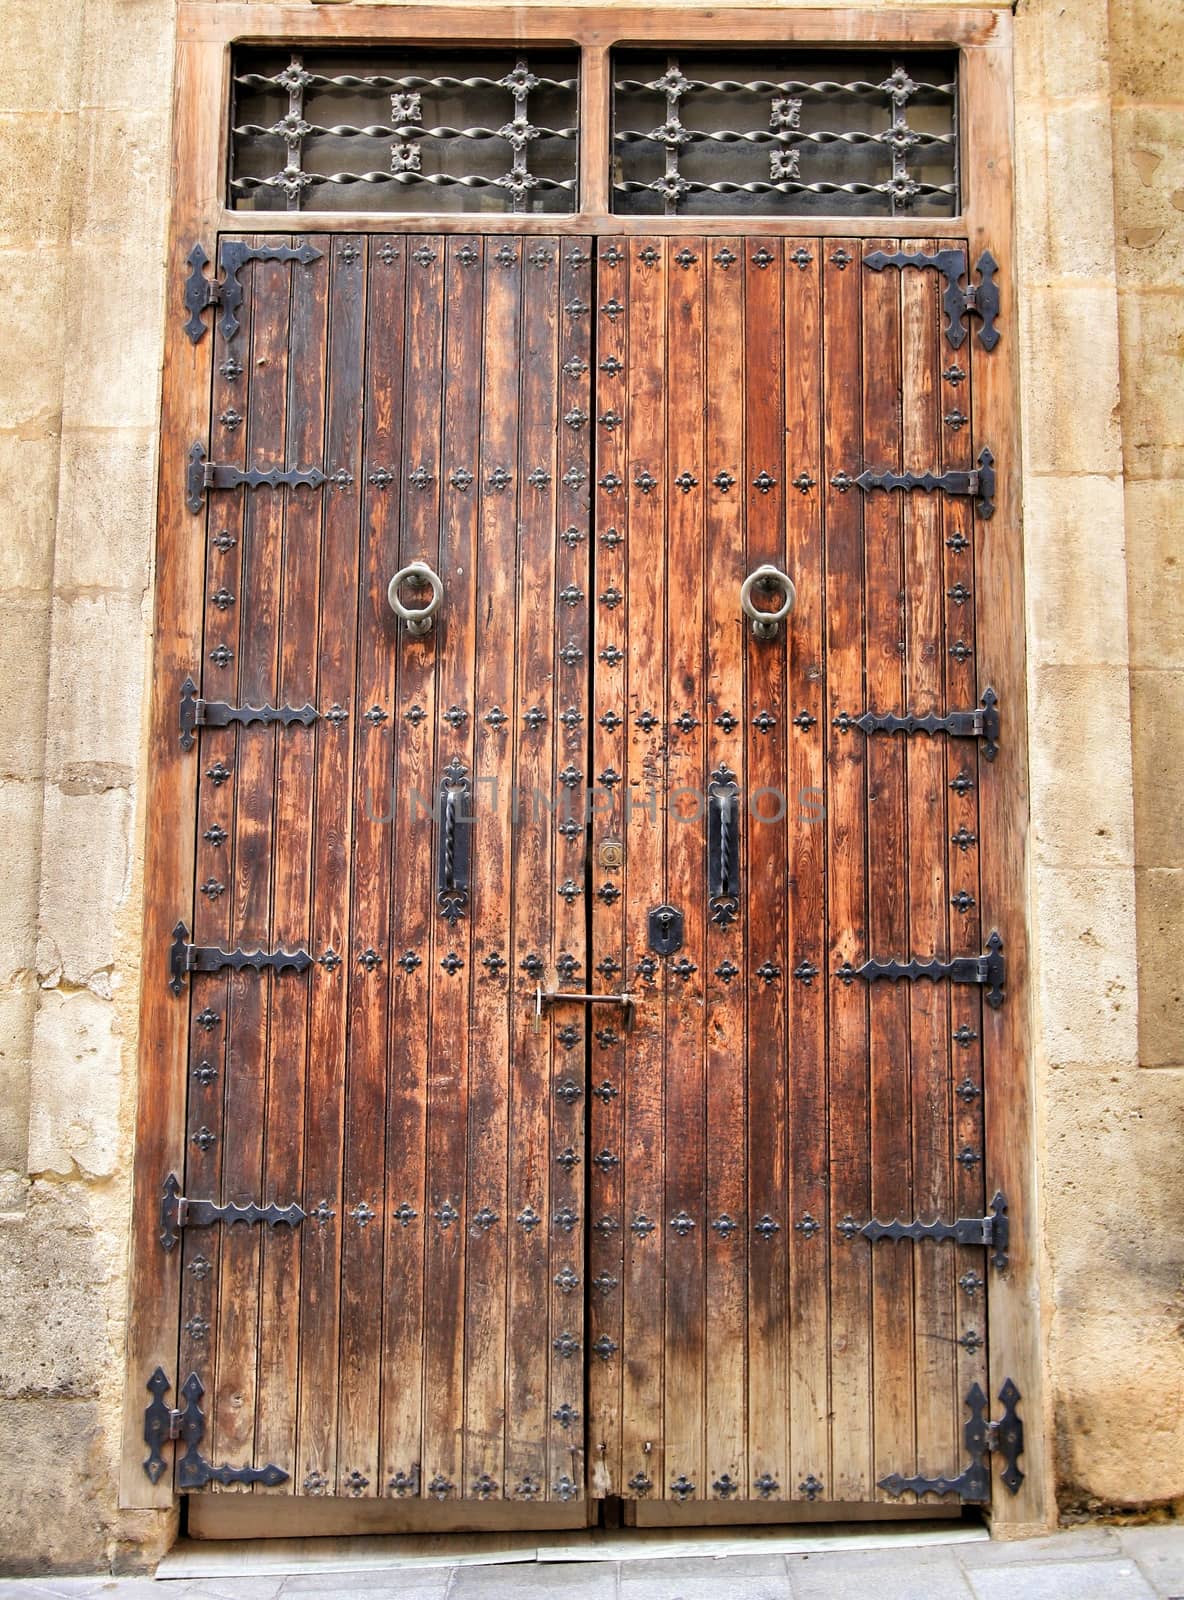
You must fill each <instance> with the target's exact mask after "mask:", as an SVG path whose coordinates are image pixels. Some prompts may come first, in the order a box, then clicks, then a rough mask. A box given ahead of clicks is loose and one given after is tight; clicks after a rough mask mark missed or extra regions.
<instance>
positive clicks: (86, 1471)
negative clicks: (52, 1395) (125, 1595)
mask: <svg viewBox="0 0 1184 1600" xmlns="http://www.w3.org/2000/svg"><path fill="white" fill-rule="evenodd" d="M0 1434H2V1435H3V1437H4V1441H5V1451H4V1460H3V1464H2V1465H0V1574H5V1573H8V1574H12V1575H14V1576H15V1575H19V1576H21V1577H31V1576H35V1575H36V1574H37V1573H41V1572H55V1571H56V1572H94V1571H96V1570H99V1569H101V1568H102V1567H104V1566H105V1565H106V1562H107V1552H108V1539H107V1530H106V1522H107V1515H105V1513H106V1512H107V1508H108V1507H109V1506H110V1503H111V1496H112V1489H111V1483H110V1474H111V1470H112V1467H111V1462H110V1460H109V1459H108V1452H107V1450H106V1449H105V1448H104V1446H105V1445H106V1443H107V1441H106V1437H105V1429H104V1426H103V1415H102V1411H101V1408H100V1407H99V1405H98V1403H97V1402H96V1401H94V1400H60V1401H56V1402H54V1403H52V1404H49V1403H47V1402H46V1401H45V1400H43V1399H32V1400H0ZM37 1462H42V1463H46V1462H53V1465H54V1470H53V1471H52V1472H49V1471H32V1470H29V1469H30V1466H31V1465H32V1464H33V1463H37Z"/></svg>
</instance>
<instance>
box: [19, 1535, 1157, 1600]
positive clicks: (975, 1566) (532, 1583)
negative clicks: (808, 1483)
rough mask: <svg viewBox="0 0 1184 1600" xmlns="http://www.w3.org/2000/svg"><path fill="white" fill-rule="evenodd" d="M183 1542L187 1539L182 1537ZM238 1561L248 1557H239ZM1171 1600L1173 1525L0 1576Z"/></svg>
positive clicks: (80, 1590)
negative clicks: (963, 1539)
mask: <svg viewBox="0 0 1184 1600" xmlns="http://www.w3.org/2000/svg"><path fill="white" fill-rule="evenodd" d="M191 1548H193V1547H191ZM244 1564H248V1563H245V1562H244ZM353 1595H357V1596H359V1597H360V1600H382V1597H384V1596H390V1597H392V1600H539V1597H543V1596H554V1597H555V1600H863V1597H865V1596H866V1597H868V1600H1184V1523H1175V1524H1172V1523H1168V1524H1152V1525H1143V1526H1137V1527H1135V1526H1132V1527H1108V1526H1101V1525H1092V1526H1090V1527H1086V1528H1080V1529H1074V1530H1069V1531H1066V1532H1062V1533H1057V1534H1052V1535H1049V1536H1048V1537H1046V1538H1040V1539H1026V1540H1022V1541H1018V1542H1004V1541H999V1542H992V1541H981V1542H975V1543H949V1544H940V1543H932V1544H926V1545H922V1546H916V1547H899V1548H895V1549H881V1550H865V1551H845V1550H831V1551H819V1552H815V1553H812V1554H809V1555H805V1554H794V1555H759V1554H744V1555H728V1556H715V1557H712V1556H691V1557H688V1556H679V1557H675V1558H672V1559H655V1560H636V1559H634V1560H627V1561H611V1560H610V1561H579V1562H566V1563H563V1562H553V1561H546V1562H544V1561H538V1562H533V1561H531V1562H516V1563H513V1564H510V1565H505V1564H501V1565H434V1566H422V1565H420V1566H413V1567H406V1566H391V1567H388V1568H385V1569H382V1568H368V1569H361V1570H344V1571H330V1570H326V1569H324V1568H317V1569H315V1570H311V1569H306V1570H305V1571H302V1572H301V1571H293V1572H291V1573H289V1574H288V1575H281V1574H275V1575H271V1576H244V1577H235V1576H219V1577H213V1576H210V1577H181V1578H176V1579H163V1580H162V1579H153V1578H149V1577H135V1578H111V1577H89V1578H86V1577H82V1578H54V1577H43V1578H24V1579H8V1580H0V1600H342V1597H349V1596H353Z"/></svg>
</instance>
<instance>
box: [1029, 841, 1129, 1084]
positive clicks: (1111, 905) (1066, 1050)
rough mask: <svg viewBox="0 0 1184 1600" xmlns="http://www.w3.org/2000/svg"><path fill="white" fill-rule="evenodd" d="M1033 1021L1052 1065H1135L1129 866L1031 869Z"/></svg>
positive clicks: (1048, 1060)
mask: <svg viewBox="0 0 1184 1600" xmlns="http://www.w3.org/2000/svg"><path fill="white" fill-rule="evenodd" d="M1033 888H1034V896H1035V915H1034V921H1035V929H1034V932H1035V946H1036V971H1037V981H1038V1002H1037V1013H1036V1026H1037V1030H1038V1032H1039V1033H1040V1034H1042V1035H1043V1044H1044V1055H1045V1059H1046V1061H1047V1062H1048V1063H1049V1065H1050V1066H1053V1067H1056V1066H1066V1065H1072V1064H1075V1063H1080V1062H1098V1061H1105V1062H1122V1063H1124V1064H1129V1065H1132V1066H1133V1065H1134V1063H1135V1061H1136V1060H1137V1055H1138V1042H1137V1011H1138V1006H1137V1000H1138V977H1137V972H1136V965H1135V907H1134V874H1133V873H1132V871H1131V870H1130V868H1129V867H1099V868H1095V869H1092V870H1091V869H1086V868H1082V869H1076V868H1064V867H1048V866H1043V865H1041V864H1040V863H1037V864H1036V865H1035V867H1034V869H1033Z"/></svg>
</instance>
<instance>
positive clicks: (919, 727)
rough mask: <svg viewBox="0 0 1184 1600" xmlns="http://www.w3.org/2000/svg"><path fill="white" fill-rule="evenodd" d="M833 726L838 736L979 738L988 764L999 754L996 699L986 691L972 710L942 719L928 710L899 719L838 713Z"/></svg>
mask: <svg viewBox="0 0 1184 1600" xmlns="http://www.w3.org/2000/svg"><path fill="white" fill-rule="evenodd" d="M834 725H835V727H836V728H837V729H838V731H839V732H840V733H849V732H850V730H851V729H852V728H859V729H860V730H861V731H862V732H863V733H928V734H935V733H948V734H949V735H950V736H951V738H954V739H981V740H982V741H983V744H982V751H983V755H984V756H985V757H986V759H987V760H988V761H994V759H995V757H996V755H997V754H998V753H999V697H998V696H997V695H996V693H995V691H994V689H989V688H988V689H984V690H983V696H982V704H981V705H980V706H976V707H975V709H974V710H973V711H949V712H947V713H946V715H945V716H944V717H939V716H938V715H937V713H936V712H932V711H931V712H928V713H927V714H926V715H925V716H918V715H917V714H916V713H915V712H911V711H906V712H905V713H904V714H903V715H902V716H897V715H896V713H895V712H892V711H886V712H877V711H862V712H860V713H859V714H858V715H853V714H852V713H851V712H849V711H840V712H839V714H838V716H837V717H836V718H835V719H834Z"/></svg>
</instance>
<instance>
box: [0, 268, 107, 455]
mask: <svg viewBox="0 0 1184 1600" xmlns="http://www.w3.org/2000/svg"><path fill="white" fill-rule="evenodd" d="M0 264H2V270H3V273H4V294H3V295H0V350H3V351H4V361H3V364H0V428H22V429H26V430H27V429H28V428H29V427H30V426H32V427H33V428H34V429H35V428H36V427H37V425H38V423H39V422H40V423H42V424H43V423H44V422H45V420H46V419H52V418H53V417H54V416H56V414H57V413H58V412H59V411H60V410H61V402H62V356H63V349H64V341H65V324H66V301H65V296H66V252H65V247H62V248H61V249H58V248H51V247H49V246H46V247H43V248H41V249H38V250H10V251H6V252H5V254H4V256H3V257H0ZM105 292H106V290H105V287H104V293H105Z"/></svg>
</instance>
